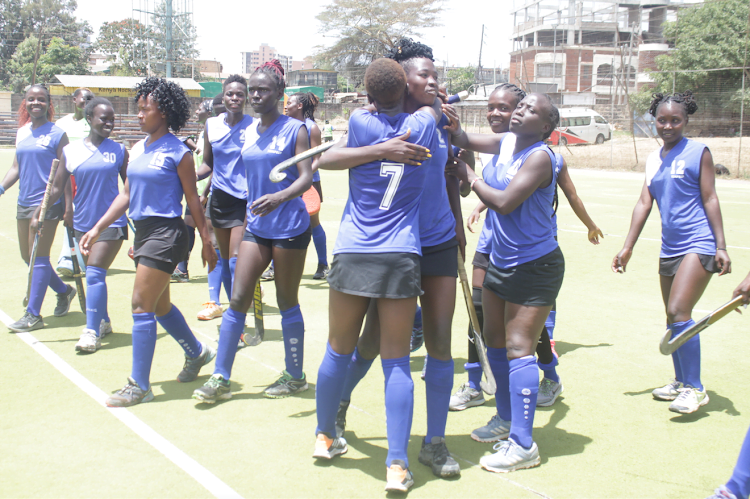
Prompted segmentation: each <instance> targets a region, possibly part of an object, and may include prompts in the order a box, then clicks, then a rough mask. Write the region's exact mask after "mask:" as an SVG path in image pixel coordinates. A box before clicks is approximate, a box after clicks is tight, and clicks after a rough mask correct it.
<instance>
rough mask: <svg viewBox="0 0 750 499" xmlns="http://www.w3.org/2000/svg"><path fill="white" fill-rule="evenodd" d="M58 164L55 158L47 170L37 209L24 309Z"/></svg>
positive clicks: (27, 299) (29, 294) (29, 292)
mask: <svg viewBox="0 0 750 499" xmlns="http://www.w3.org/2000/svg"><path fill="white" fill-rule="evenodd" d="M59 164H60V160H59V159H57V158H55V159H53V160H52V168H50V170H49V178H48V179H47V188H46V189H45V191H44V197H43V198H42V206H41V208H40V209H39V224H38V226H37V230H36V234H34V244H33V245H32V247H31V257H30V258H29V280H28V283H27V285H26V298H24V300H23V306H24V307H25V306H26V305H28V303H29V297H30V296H31V280H32V279H33V277H34V263H35V262H36V250H37V247H38V246H39V236H40V235H41V233H42V226H43V225H44V216H45V215H46V214H47V203H48V202H49V196H50V193H51V192H52V183H53V182H54V180H55V174H57V166H58V165H59Z"/></svg>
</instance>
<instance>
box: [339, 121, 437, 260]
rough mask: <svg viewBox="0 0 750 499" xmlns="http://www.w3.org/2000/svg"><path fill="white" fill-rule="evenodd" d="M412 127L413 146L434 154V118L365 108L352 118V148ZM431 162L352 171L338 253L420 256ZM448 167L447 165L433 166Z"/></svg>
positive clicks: (375, 163) (379, 164)
mask: <svg viewBox="0 0 750 499" xmlns="http://www.w3.org/2000/svg"><path fill="white" fill-rule="evenodd" d="M408 129H411V135H410V137H409V140H408V141H409V142H412V143H415V144H419V145H421V146H424V147H426V148H428V149H430V150H434V149H435V142H436V141H437V134H436V125H435V119H434V118H433V117H432V116H430V115H429V114H428V113H425V112H421V111H418V112H416V113H414V114H397V115H396V116H387V115H385V114H371V113H369V112H367V111H364V110H361V111H360V110H358V111H355V112H354V113H352V116H351V118H350V119H349V135H348V139H347V146H348V147H361V146H368V145H373V144H379V143H381V142H385V141H387V140H389V139H392V138H394V137H398V136H399V135H402V134H404V133H406V131H407V130H408ZM428 167H430V166H428V162H424V163H422V165H421V166H412V165H405V164H403V163H392V162H389V161H373V162H371V163H367V164H364V165H360V166H357V167H355V168H352V169H351V170H349V199H348V200H347V201H346V207H345V208H344V215H343V216H342V218H341V227H340V228H339V235H338V238H337V239H336V246H335V247H334V250H333V254H334V255H335V254H338V253H416V254H419V255H421V254H422V247H421V244H420V239H419V204H420V199H421V197H422V191H423V189H424V185H425V179H426V175H427V168H428ZM432 167H433V168H440V169H441V170H442V169H444V168H445V164H443V165H436V164H434V163H433V164H432Z"/></svg>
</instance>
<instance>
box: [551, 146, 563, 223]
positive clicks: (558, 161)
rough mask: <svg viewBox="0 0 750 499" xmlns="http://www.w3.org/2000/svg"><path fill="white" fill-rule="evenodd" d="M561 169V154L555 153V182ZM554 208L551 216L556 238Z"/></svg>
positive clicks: (555, 214)
mask: <svg viewBox="0 0 750 499" xmlns="http://www.w3.org/2000/svg"><path fill="white" fill-rule="evenodd" d="M562 167H563V157H562V154H560V153H557V152H556V153H555V180H557V178H558V177H559V176H560V170H562ZM554 208H555V207H554V206H553V207H552V209H553V212H552V213H553V215H552V230H553V232H554V234H555V237H557V213H556V212H555V211H554Z"/></svg>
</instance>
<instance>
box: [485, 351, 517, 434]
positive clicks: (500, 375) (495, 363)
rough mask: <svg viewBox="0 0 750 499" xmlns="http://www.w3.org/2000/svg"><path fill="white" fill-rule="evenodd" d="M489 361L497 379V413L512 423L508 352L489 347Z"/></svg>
mask: <svg viewBox="0 0 750 499" xmlns="http://www.w3.org/2000/svg"><path fill="white" fill-rule="evenodd" d="M487 360H488V361H489V363H490V369H492V375H493V376H494V377H495V383H496V384H497V391H496V392H495V406H496V407H497V413H498V414H499V415H500V417H501V418H503V419H504V420H505V421H510V420H511V417H512V413H511V410H510V363H509V362H508V350H507V349H505V348H492V347H487Z"/></svg>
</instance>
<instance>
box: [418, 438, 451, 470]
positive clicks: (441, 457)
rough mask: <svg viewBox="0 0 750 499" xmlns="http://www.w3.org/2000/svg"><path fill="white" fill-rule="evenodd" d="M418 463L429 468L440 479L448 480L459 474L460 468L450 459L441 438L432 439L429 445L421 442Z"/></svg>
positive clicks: (443, 440) (423, 441) (449, 454)
mask: <svg viewBox="0 0 750 499" xmlns="http://www.w3.org/2000/svg"><path fill="white" fill-rule="evenodd" d="M419 462H420V463H422V464H424V465H425V466H429V467H431V468H432V473H433V474H434V475H435V476H439V477H441V478H450V477H452V476H458V475H460V474H461V467H460V466H459V465H458V463H457V462H456V460H455V459H453V457H451V453H450V452H448V447H447V446H446V445H445V438H443V437H432V442H431V443H429V444H428V443H427V442H426V441H425V440H422V450H420V451H419Z"/></svg>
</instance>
